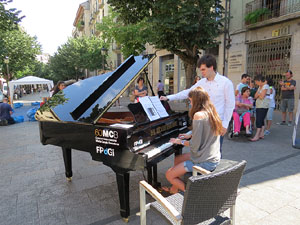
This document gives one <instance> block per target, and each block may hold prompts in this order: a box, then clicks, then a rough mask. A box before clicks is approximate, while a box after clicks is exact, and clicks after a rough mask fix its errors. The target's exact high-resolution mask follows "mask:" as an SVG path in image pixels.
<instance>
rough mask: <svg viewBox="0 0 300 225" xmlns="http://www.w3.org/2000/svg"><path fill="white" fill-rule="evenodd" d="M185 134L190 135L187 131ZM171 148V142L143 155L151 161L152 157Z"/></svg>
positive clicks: (190, 132)
mask: <svg viewBox="0 0 300 225" xmlns="http://www.w3.org/2000/svg"><path fill="white" fill-rule="evenodd" d="M186 134H192V131H189V132H187V133H186ZM171 146H173V143H171V142H167V143H164V144H162V145H160V146H158V147H156V148H153V149H151V150H150V151H148V152H146V153H145V155H147V156H148V159H151V158H152V157H153V156H156V155H157V154H159V153H161V152H163V151H165V150H166V149H167V148H170V147H171Z"/></svg>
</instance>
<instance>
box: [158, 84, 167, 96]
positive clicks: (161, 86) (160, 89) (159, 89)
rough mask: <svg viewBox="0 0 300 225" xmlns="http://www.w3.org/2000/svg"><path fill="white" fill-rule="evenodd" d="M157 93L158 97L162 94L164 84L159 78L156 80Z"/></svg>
mask: <svg viewBox="0 0 300 225" xmlns="http://www.w3.org/2000/svg"><path fill="white" fill-rule="evenodd" d="M157 94H158V97H159V98H160V96H164V95H165V93H164V84H163V83H162V82H161V80H158V84H157Z"/></svg>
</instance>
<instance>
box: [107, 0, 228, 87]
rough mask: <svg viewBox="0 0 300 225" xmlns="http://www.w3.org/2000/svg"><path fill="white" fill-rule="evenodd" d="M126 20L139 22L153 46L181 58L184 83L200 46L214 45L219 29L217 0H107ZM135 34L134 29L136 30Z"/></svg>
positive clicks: (189, 80)
mask: <svg viewBox="0 0 300 225" xmlns="http://www.w3.org/2000/svg"><path fill="white" fill-rule="evenodd" d="M108 3H109V4H110V5H111V6H112V7H113V10H114V11H116V12H117V13H119V18H120V19H121V20H122V21H123V22H124V26H125V25H127V24H138V23H140V22H142V23H143V24H144V25H145V27H144V29H145V30H146V32H147V35H146V36H145V35H144V36H143V38H144V37H145V38H146V41H147V42H148V43H149V44H152V45H153V46H154V47H155V48H156V49H166V50H168V51H170V52H171V53H174V54H176V55H178V56H179V57H180V59H181V60H182V61H183V62H184V65H185V70H186V78H187V87H190V86H191V83H192V80H193V78H194V76H195V73H196V63H197V59H198V54H199V50H200V49H203V50H205V49H208V48H211V47H215V46H216V45H217V44H218V42H217V41H216V37H218V35H219V34H220V33H221V32H222V23H223V19H222V17H223V14H224V8H223V7H222V5H221V0H144V1H139V0H130V1H128V0H108ZM137 34H138V33H137Z"/></svg>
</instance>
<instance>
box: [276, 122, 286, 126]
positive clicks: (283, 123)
mask: <svg viewBox="0 0 300 225" xmlns="http://www.w3.org/2000/svg"><path fill="white" fill-rule="evenodd" d="M276 124H277V125H286V122H285V121H282V122H280V123H279V122H278V123H276Z"/></svg>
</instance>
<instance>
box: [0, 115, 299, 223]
mask: <svg viewBox="0 0 300 225" xmlns="http://www.w3.org/2000/svg"><path fill="white" fill-rule="evenodd" d="M279 118H280V114H279V113H278V112H276V113H275V122H277V121H278V120H279ZM291 136H292V127H288V126H280V125H273V127H272V129H271V134H270V135H269V136H266V137H265V139H264V140H261V141H259V142H254V143H251V142H249V141H247V139H245V138H238V139H235V140H227V139H225V140H224V145H223V157H224V158H226V159H233V160H242V159H245V160H246V161H247V162H248V164H247V168H246V171H245V173H244V176H243V178H242V181H241V185H240V190H241V192H240V195H239V197H238V200H237V208H236V216H237V223H236V224H238V225H269V224H270V225H273V224H274V225H275V224H276V225H283V224H284V225H289V224H290V225H295V224H300V185H299V184H300V163H299V162H300V149H294V148H292V145H291ZM72 157H73V180H72V182H69V183H68V182H67V181H66V179H65V175H64V172H65V171H64V164H63V159H62V153H61V150H60V148H58V147H55V146H43V145H41V143H40V140H39V129H38V123H37V122H24V123H20V124H15V125H12V126H7V127H0V176H1V179H0V193H1V194H0V196H1V197H0V224H1V225H2V224H3V225H18V224H22V225H23V224H39V225H46V224H53V225H64V224H72V225H77V224H78V225H79V224H81V225H85V224H93V225H100V224H114V225H116V224H124V223H123V221H122V220H121V219H120V216H119V202H118V195H117V186H116V180H115V175H114V173H113V172H112V170H111V169H110V168H109V167H106V166H104V165H103V164H102V163H101V162H96V161H92V159H91V156H90V155H89V154H88V153H85V152H79V151H73V156H72ZM172 161H173V157H170V158H168V159H166V160H164V161H163V162H161V163H160V164H159V166H158V170H159V179H160V180H161V181H162V183H163V184H167V182H166V179H165V177H164V173H165V171H166V170H167V168H169V167H170V166H171V165H172ZM142 179H143V174H142V172H141V171H136V172H132V173H131V177H130V199H131V200H130V203H131V214H132V215H131V217H130V221H129V224H139V217H138V216H136V215H135V213H136V212H137V211H138V210H139V208H138V207H139V196H138V181H139V180H142ZM147 215H148V216H147V221H148V223H147V224H153V225H154V224H164V221H163V220H161V219H160V217H159V216H157V215H156V214H154V213H152V212H149V213H148V214H147Z"/></svg>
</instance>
